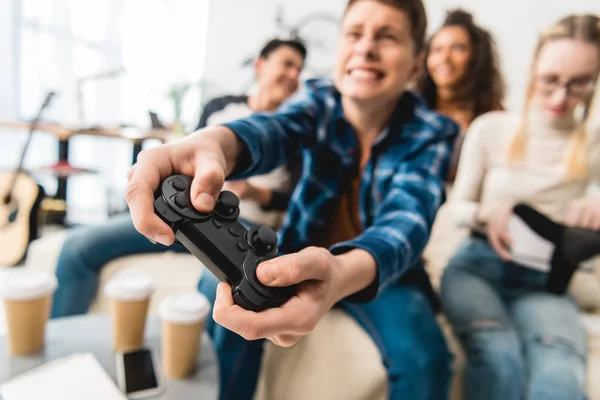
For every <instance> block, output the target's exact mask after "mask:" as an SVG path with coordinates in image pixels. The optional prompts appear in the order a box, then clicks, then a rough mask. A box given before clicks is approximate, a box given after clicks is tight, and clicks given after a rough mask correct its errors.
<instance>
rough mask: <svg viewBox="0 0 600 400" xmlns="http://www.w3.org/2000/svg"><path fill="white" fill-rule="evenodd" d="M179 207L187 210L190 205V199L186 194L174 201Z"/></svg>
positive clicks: (178, 196) (181, 194)
mask: <svg viewBox="0 0 600 400" xmlns="http://www.w3.org/2000/svg"><path fill="white" fill-rule="evenodd" d="M173 201H174V202H175V204H176V205H177V207H181V208H186V207H188V206H189V205H190V198H189V196H188V195H187V194H186V193H179V194H178V195H177V196H175V199H173Z"/></svg>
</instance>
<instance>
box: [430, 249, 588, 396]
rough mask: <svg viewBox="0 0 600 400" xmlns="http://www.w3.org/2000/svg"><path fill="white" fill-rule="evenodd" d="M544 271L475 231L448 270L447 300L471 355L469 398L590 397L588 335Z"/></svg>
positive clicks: (445, 281) (467, 381)
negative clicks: (509, 257) (548, 287)
mask: <svg viewBox="0 0 600 400" xmlns="http://www.w3.org/2000/svg"><path fill="white" fill-rule="evenodd" d="M545 279H546V276H545V274H544V273H543V272H540V271H535V270H532V269H528V268H526V267H523V266H520V265H518V264H515V263H511V262H504V261H503V260H501V259H500V258H499V257H498V256H497V255H496V253H495V251H494V250H493V249H492V248H491V247H490V246H489V245H488V243H487V242H486V241H485V240H484V239H481V238H474V237H470V238H468V239H467V240H466V242H464V243H463V245H462V246H461V247H460V249H459V250H458V252H457V253H456V254H455V255H454V257H453V258H452V259H451V261H450V264H449V265H448V267H447V269H446V271H445V273H444V276H443V277H442V286H441V296H442V306H443V308H444V311H445V313H446V315H447V316H448V319H449V320H450V323H451V324H452V326H453V328H454V332H455V333H456V335H457V337H458V338H459V340H460V342H461V344H462V346H463V348H464V350H465V353H466V355H467V365H466V370H465V399H466V400H471V399H473V400H475V399H486V400H495V399H498V400H500V399H502V400H513V399H514V400H521V399H528V400H538V399H540V400H541V399H544V400H559V399H560V400H562V399H564V400H567V399H568V400H579V399H586V398H587V396H586V394H585V392H586V389H585V388H586V355H587V344H586V335H585V332H584V329H583V326H582V324H581V322H580V319H579V313H578V309H577V306H576V305H575V303H574V302H573V301H572V299H571V298H569V297H568V296H567V295H562V296H559V295H555V294H552V293H548V292H546V291H545V290H544V282H545Z"/></svg>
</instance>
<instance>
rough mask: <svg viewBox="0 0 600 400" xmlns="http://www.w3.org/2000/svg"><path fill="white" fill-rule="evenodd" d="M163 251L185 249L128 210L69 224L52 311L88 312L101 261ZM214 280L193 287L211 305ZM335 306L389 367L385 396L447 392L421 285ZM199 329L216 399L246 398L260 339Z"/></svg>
mask: <svg viewBox="0 0 600 400" xmlns="http://www.w3.org/2000/svg"><path fill="white" fill-rule="evenodd" d="M167 250H173V251H179V252H187V250H186V249H185V248H184V247H183V246H181V245H179V244H175V245H173V246H171V247H165V246H162V245H159V244H157V245H155V244H152V243H151V242H150V241H149V240H148V239H146V238H145V237H144V236H143V235H141V234H140V233H138V232H137V231H136V230H135V228H134V226H133V224H132V222H131V218H130V217H129V215H123V216H119V217H114V218H112V219H111V220H110V221H108V223H107V224H105V225H103V226H98V227H91V228H78V229H75V230H73V231H72V232H70V233H69V236H68V238H67V239H66V241H65V243H64V246H63V249H62V251H61V254H60V257H59V261H58V265H57V269H56V275H57V278H58V281H59V287H58V289H57V291H56V294H55V298H54V302H53V310H52V316H53V317H60V316H66V315H73V314H82V313H85V312H87V310H88V308H89V305H90V303H91V302H92V300H93V299H94V296H95V294H96V290H97V287H98V279H99V274H100V271H101V269H102V267H103V266H104V265H106V264H107V263H108V262H110V261H112V260H114V259H116V258H118V257H122V256H125V255H131V254H140V253H159V252H164V251H167ZM165 267H166V268H168V266H165ZM217 283H218V282H217V279H216V278H215V277H214V275H212V274H211V273H208V272H207V273H204V274H202V278H201V280H200V282H199V284H198V290H199V291H200V292H201V293H203V294H204V295H205V296H206V297H207V298H208V299H209V301H210V302H211V304H213V303H214V300H215V296H216V286H217ZM337 307H343V308H344V309H345V311H346V312H347V313H348V314H349V315H350V316H352V317H353V318H354V319H355V320H356V321H357V322H358V323H359V325H360V326H361V327H362V328H364V329H365V331H366V332H367V333H369V335H370V336H371V338H372V339H373V341H374V342H375V344H376V345H377V347H378V349H379V351H380V354H381V358H382V363H383V364H384V366H385V367H386V370H387V372H388V378H389V398H390V399H416V400H419V399H423V400H425V399H427V400H437V399H446V398H447V396H448V390H449V381H450V354H449V351H448V348H447V346H446V342H445V341H444V338H443V335H442V333H441V331H440V329H439V327H438V325H437V323H436V320H435V315H434V313H433V311H432V309H431V306H430V302H429V300H428V299H427V297H426V296H425V295H424V294H423V293H422V292H421V290H420V289H418V288H417V287H416V286H409V285H401V284H397V285H394V286H392V287H389V288H388V289H386V290H385V291H384V292H383V293H381V295H380V296H379V297H378V298H377V299H376V300H374V301H371V302H368V303H364V304H351V303H347V302H341V303H339V304H338V305H337ZM206 329H207V331H208V333H209V334H210V336H211V337H212V340H213V344H214V346H215V349H216V351H217V354H218V357H219V364H220V369H221V372H220V375H221V399H236V400H238V399H251V398H252V396H253V394H254V391H255V389H256V384H257V380H258V376H259V371H260V364H261V359H262V354H263V341H262V340H256V341H246V340H245V339H243V338H242V337H241V336H239V335H237V334H235V333H233V332H231V331H229V330H227V329H225V328H223V327H222V326H220V325H218V324H216V323H215V322H214V321H213V320H212V317H211V318H209V319H208V321H207V326H206ZM332 367H334V366H332Z"/></svg>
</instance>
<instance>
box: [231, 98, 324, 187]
mask: <svg viewBox="0 0 600 400" xmlns="http://www.w3.org/2000/svg"><path fill="white" fill-rule="evenodd" d="M324 112H325V110H324V104H323V101H322V100H321V99H320V98H319V97H318V96H317V95H316V93H314V92H313V91H312V90H310V89H308V90H303V91H301V92H299V93H297V94H296V95H294V96H293V97H292V98H290V100H288V101H287V102H286V103H284V104H283V105H282V106H281V107H280V108H279V109H278V110H277V111H276V112H273V113H256V114H253V115H252V116H250V117H247V118H242V119H239V120H236V121H232V122H229V123H226V124H223V125H224V126H226V127H228V128H229V129H231V130H232V131H233V132H234V133H235V134H236V135H237V137H238V138H239V139H240V140H241V141H242V142H243V143H244V144H245V145H246V149H247V152H246V154H244V155H243V156H242V159H244V160H245V161H246V162H244V163H243V165H241V166H238V167H236V169H235V170H234V171H233V173H232V175H231V177H232V178H233V179H244V178H248V177H250V176H253V175H260V174H264V173H267V172H270V171H272V170H273V169H275V168H277V167H278V166H280V165H282V164H284V163H285V162H287V161H288V160H289V159H290V158H291V157H292V156H293V155H294V154H295V153H296V152H297V151H298V150H299V149H301V148H304V147H308V146H311V145H312V144H314V143H315V142H316V140H317V131H318V129H317V125H318V121H319V120H320V118H321V115H322V114H323V113H324Z"/></svg>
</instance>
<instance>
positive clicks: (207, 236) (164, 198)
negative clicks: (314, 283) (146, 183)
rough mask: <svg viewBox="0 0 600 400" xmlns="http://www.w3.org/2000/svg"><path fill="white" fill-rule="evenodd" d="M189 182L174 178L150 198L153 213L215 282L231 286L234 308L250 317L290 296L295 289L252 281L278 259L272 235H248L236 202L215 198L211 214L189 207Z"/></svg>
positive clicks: (260, 231) (260, 230) (263, 231)
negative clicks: (265, 263)
mask: <svg viewBox="0 0 600 400" xmlns="http://www.w3.org/2000/svg"><path fill="white" fill-rule="evenodd" d="M191 183H192V178H191V177H189V176H185V175H173V176H170V177H168V178H167V179H165V180H164V181H163V182H162V183H161V185H160V187H159V188H158V190H157V191H156V193H155V196H154V211H155V213H156V214H157V215H158V216H159V217H160V218H161V219H162V220H163V221H165V222H166V223H167V224H169V226H170V227H171V229H173V232H174V233H175V238H176V239H177V240H178V241H179V242H180V243H181V244H183V245H184V246H185V247H186V248H187V249H188V250H189V251H190V253H192V254H193V255H194V256H196V258H198V259H199V260H200V261H201V262H202V263H203V264H204V265H205V266H206V267H207V268H208V270H210V271H211V272H212V273H213V274H214V275H215V276H216V277H217V278H218V279H219V280H220V281H222V282H227V283H229V284H230V285H231V288H232V291H233V300H234V302H235V303H236V304H237V305H239V306H241V307H243V308H245V309H247V310H252V311H261V310H264V309H266V308H271V307H277V306H279V305H281V304H283V303H284V302H285V301H287V300H288V299H289V298H290V297H291V296H293V295H294V293H295V291H296V288H295V286H289V287H283V288H279V287H269V286H265V285H263V284H262V283H260V282H259V281H258V279H257V278H256V268H257V267H258V265H259V264H260V263H261V262H263V261H265V260H268V259H271V258H273V257H275V256H276V254H277V234H276V233H275V232H274V231H273V229H271V228H269V227H267V226H261V227H256V228H252V229H250V230H247V229H246V228H245V227H244V226H243V225H242V224H241V223H240V222H239V221H238V220H237V218H238V216H239V214H240V210H239V204H240V200H239V199H238V197H237V196H236V195H235V194H234V193H232V192H229V191H223V192H221V193H220V195H219V198H218V199H217V202H216V204H215V209H214V210H213V212H211V213H208V214H206V213H201V212H199V211H197V210H196V209H195V208H194V207H193V206H192V204H191V200H190V187H191Z"/></svg>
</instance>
